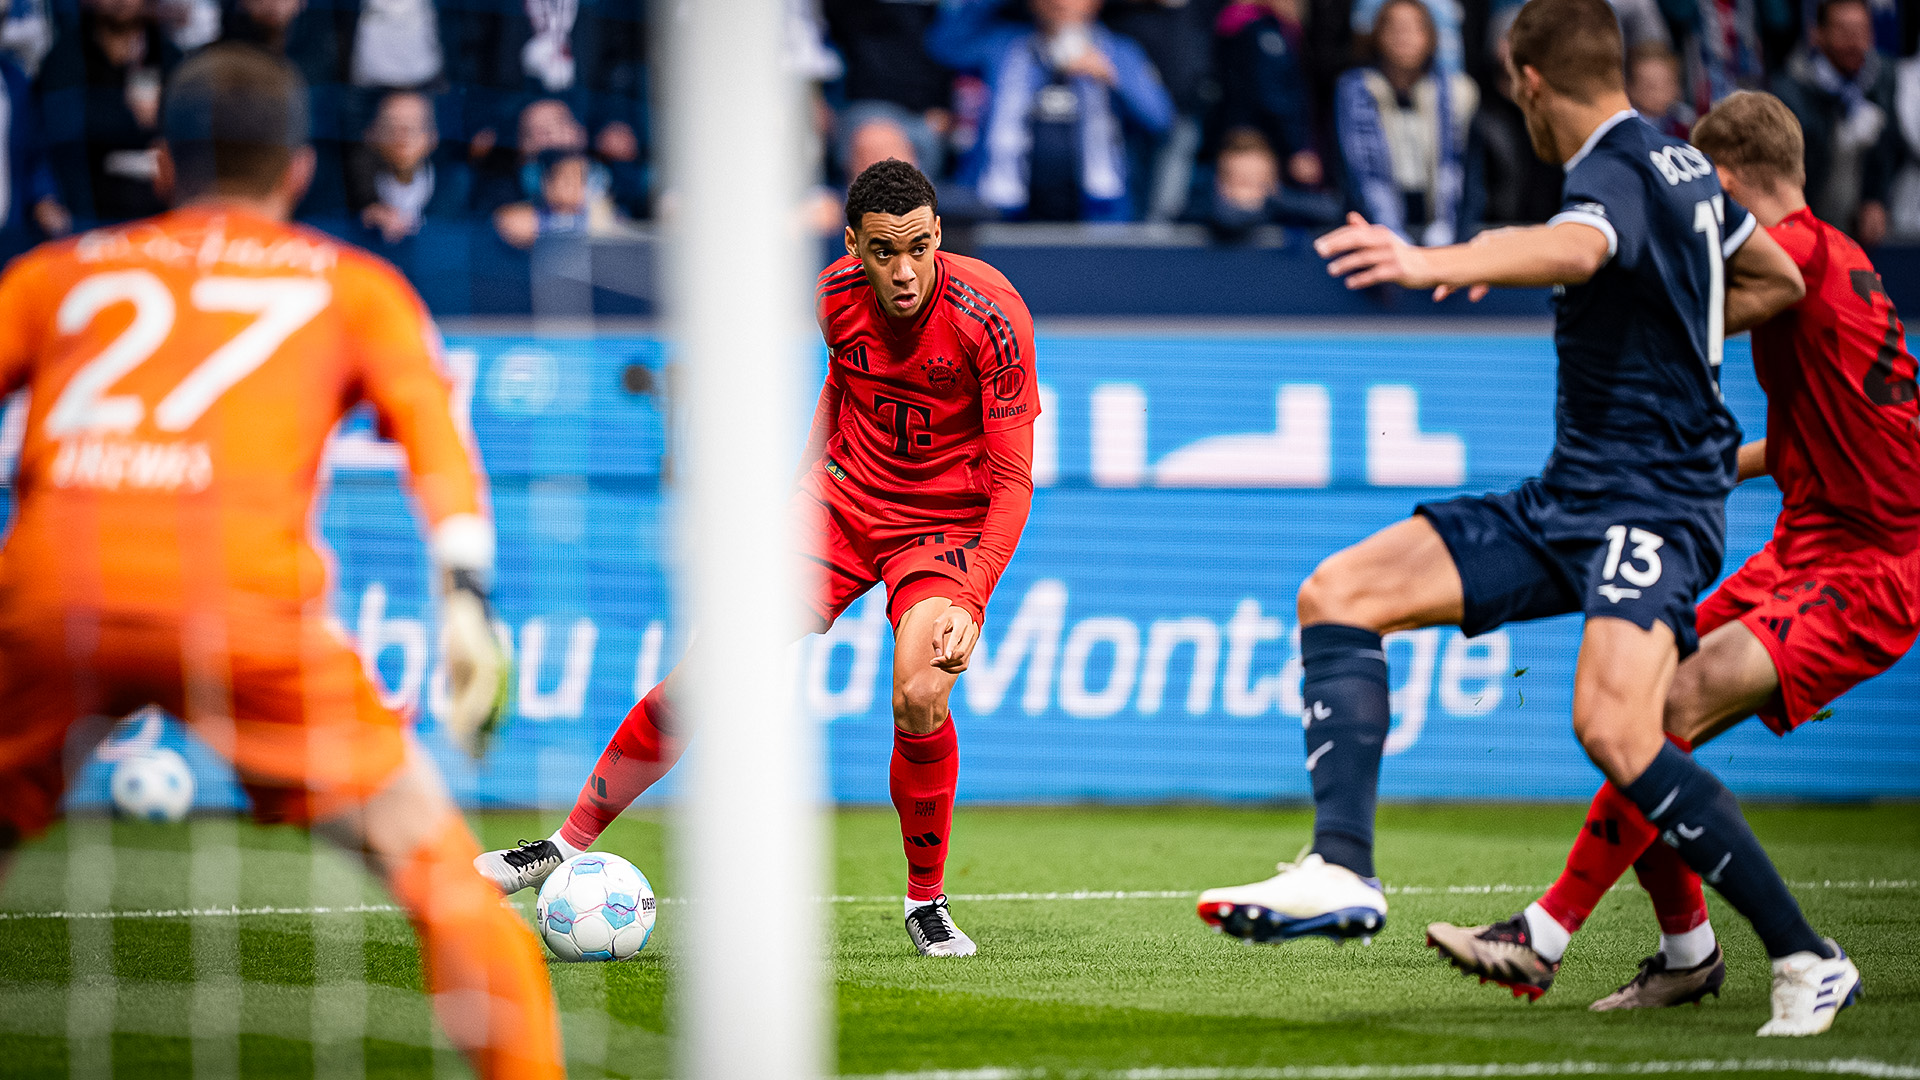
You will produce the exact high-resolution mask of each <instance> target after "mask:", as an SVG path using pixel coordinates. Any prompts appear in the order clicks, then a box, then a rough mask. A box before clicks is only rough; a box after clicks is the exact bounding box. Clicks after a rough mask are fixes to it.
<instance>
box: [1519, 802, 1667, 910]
mask: <svg viewBox="0 0 1920 1080" xmlns="http://www.w3.org/2000/svg"><path fill="white" fill-rule="evenodd" d="M1659 835H1660V834H1659V831H1658V830H1656V829H1655V828H1654V827H1653V826H1652V825H1650V824H1648V823H1647V819H1646V817H1645V816H1644V815H1642V814H1641V813H1640V808H1639V807H1637V806H1635V805H1633V800H1632V799H1629V798H1627V796H1626V794H1625V793H1624V792H1622V791H1621V790H1620V789H1619V788H1616V787H1614V786H1613V785H1612V784H1611V783H1608V784H1605V785H1603V786H1602V787H1601V788H1600V791H1599V792H1598V793H1597V794H1595V795H1594V797H1593V806H1592V808H1591V809H1589V810H1588V811H1587V823H1586V824H1585V825H1584V826H1582V827H1581V829H1580V838H1579V839H1578V840H1575V841H1574V842H1573V850H1572V851H1570V852H1568V853H1567V868H1566V869H1565V870H1562V871H1561V872H1560V880H1558V881H1556V882H1554V883H1553V887H1552V888H1551V889H1548V890H1547V894H1546V895H1545V896H1542V897H1541V898H1540V906H1541V907H1542V908H1544V909H1546V912H1547V914H1549V915H1551V916H1553V921H1554V922H1557V923H1559V924H1560V925H1561V926H1564V927H1566V928H1567V930H1568V931H1569V932H1572V931H1575V930H1578V929H1580V926H1581V924H1583V923H1585V922H1586V921H1587V916H1589V915H1592V914H1593V909H1594V908H1595V907H1597V906H1598V905H1599V903H1600V898H1601V897H1602V896H1605V895H1606V894H1607V890H1608V889H1611V888H1613V883H1614V882H1616V881H1618V880H1620V875H1622V874H1624V873H1626V872H1627V867H1629V866H1632V865H1633V863H1634V860H1636V859H1638V858H1640V856H1641V854H1642V853H1643V852H1645V851H1646V850H1647V847H1648V845H1650V844H1652V843H1653V842H1654V840H1655V838H1657V837H1658V836H1659Z"/></svg>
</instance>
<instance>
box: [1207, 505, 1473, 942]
mask: <svg viewBox="0 0 1920 1080" xmlns="http://www.w3.org/2000/svg"><path fill="white" fill-rule="evenodd" d="M1463 608H1464V600H1463V594H1462V585H1461V578H1460V572H1459V571H1458V569H1456V567H1455V564H1454V559H1453V555H1452V553H1451V551H1450V550H1449V548H1448V545H1447V543H1446V542H1445V541H1444V540H1442V539H1441V535H1440V533H1439V532H1438V531H1437V530H1436V529H1435V527H1434V525H1433V523H1431V522H1430V521H1428V520H1427V518H1425V517H1414V518H1409V519H1407V520H1406V521H1401V522H1398V523H1396V524H1393V525H1390V526H1388V527H1387V528H1385V529H1382V530H1381V531H1380V532H1377V533H1375V534H1374V535H1372V536H1370V537H1368V538H1367V539H1365V540H1363V541H1361V542H1360V543H1358V544H1356V545H1354V546H1353V547H1350V548H1347V549H1346V550H1344V551H1341V552H1339V553H1337V554H1335V555H1333V556H1332V557H1330V558H1328V559H1327V560H1326V561H1325V562H1323V563H1321V564H1320V566H1319V567H1318V568H1317V569H1315V570H1314V572H1313V574H1312V575H1311V576H1310V577H1308V578H1307V580H1306V582H1305V583H1303V584H1302V585H1301V586H1300V595H1299V614H1300V623H1301V630H1300V653H1301V661H1302V664H1303V667H1304V676H1305V677H1304V681H1303V685H1302V692H1303V699H1304V701H1305V702H1306V714H1305V716H1304V717H1303V718H1302V719H1303V722H1304V724H1305V727H1306V743H1307V746H1306V754H1307V758H1306V765H1307V771H1308V773H1309V775H1310V776H1311V778H1312V783H1313V802H1314V828H1313V850H1312V852H1311V853H1310V854H1309V855H1308V856H1307V857H1306V858H1305V859H1304V860H1302V861H1301V862H1300V864H1298V865H1297V866H1291V867H1289V866H1286V865H1284V864H1283V865H1282V867H1281V873H1280V874H1278V875H1277V876H1275V877H1273V878H1269V879H1268V880H1266V881H1263V882H1256V883H1253V884H1251V885H1244V886H1233V887H1228V888H1224V889H1209V890H1208V891H1206V892H1204V893H1202V894H1201V895H1200V898H1199V901H1198V904H1197V910H1198V913H1199V915H1200V918H1201V919H1202V920H1203V921H1205V922H1206V923H1207V924H1208V925H1209V926H1212V927H1213V928H1214V929H1216V930H1219V931H1222V932H1225V933H1229V934H1232V935H1234V936H1235V937H1240V938H1244V939H1247V940H1252V941H1271V940H1285V939H1289V938H1294V937H1299V936H1302V935H1306V934H1317V935H1322V936H1326V937H1332V938H1336V939H1342V938H1346V937H1369V938H1370V937H1371V936H1372V935H1373V934H1374V933H1376V932H1378V931H1379V929H1380V928H1381V927H1382V926H1384V925H1385V923H1386V911H1387V904H1386V896H1385V893H1384V891H1383V890H1382V888H1381V886H1380V882H1379V881H1378V880H1377V879H1376V878H1374V877H1373V819H1374V804H1375V800H1376V797H1377V793H1378V788H1379V781H1380V758H1381V755H1382V754H1383V753H1384V750H1385V746H1386V738H1387V729H1388V728H1389V727H1390V726H1391V723H1392V718H1391V715H1390V713H1389V709H1388V692H1387V659H1386V647H1385V645H1384V644H1383V642H1382V637H1381V636H1382V635H1383V634H1386V633H1388V632H1391V631H1394V630H1402V629H1408V628H1412V627H1418V626H1431V625H1435V624H1441V623H1458V622H1460V621H1461V619H1462V615H1463Z"/></svg>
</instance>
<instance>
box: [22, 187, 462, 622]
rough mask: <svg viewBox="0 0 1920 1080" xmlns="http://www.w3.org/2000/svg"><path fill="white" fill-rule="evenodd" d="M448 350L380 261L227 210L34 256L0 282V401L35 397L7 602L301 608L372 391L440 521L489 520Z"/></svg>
mask: <svg viewBox="0 0 1920 1080" xmlns="http://www.w3.org/2000/svg"><path fill="white" fill-rule="evenodd" d="M438 361H439V335H438V333H437V331H436V330H435V329H434V326H433V324H432V322H431V320H430V319H429V317H428V315H427V313H426V311H425V309H424V308H423V307H422V305H421V303H420V300H419V298H418V296H416V295H415V293H414V292H413V289H412V288H411V287H410V286H409V285H408V284H407V283H406V281H405V280H404V279H403V278H401V277H400V275H399V274H398V273H397V272H395V271H394V270H393V269H392V268H391V267H390V266H388V265H387V264H386V263H384V262H382V261H380V260H379V259H376V258H374V257H373V256H371V255H368V254H366V253H364V252H361V251H359V250H357V249H355V248H353V247H350V246H348V245H345V244H341V243H338V242H336V241H334V240H332V239H330V238H328V237H326V236H324V235H322V234H320V233H317V232H314V231H311V230H308V229H304V228H300V227H297V226H292V225H286V224H282V223H280V222H276V221H273V220H270V219H267V218H264V217H260V216H256V215H254V214H251V213H247V212H244V211H240V210H236V209H233V208H228V207H220V208H209V207H190V208H186V209H181V210H177V211H174V212H172V213H168V214H164V215H161V216H159V217H156V218H151V219H147V220H144V221H139V222H134V223H132V224H129V225H125V226H121V227H118V228H110V229H100V230H96V231H94V232H90V233H87V234H85V235H83V236H79V237H76V238H73V239H71V240H68V241H65V242H63V243H59V244H50V245H46V246H44V247H41V248H39V249H38V250H36V251H34V252H32V253H30V254H28V255H25V256H23V257H21V258H20V259H18V260H17V261H16V262H14V264H13V265H12V266H11V267H10V268H9V269H8V271H7V273H6V275H5V277H4V278H0V395H4V394H6V393H11V392H12V391H14V390H16V389H19V388H22V387H24V388H26V389H27V390H28V391H29V392H30V394H31V399H30V401H31V404H30V407H29V410H28V414H27V425H26V440H25V444H24V445H23V447H22V449H21V453H20V458H19V466H18V473H17V476H16V480H15V484H16V489H15V490H16V504H15V511H14V520H13V524H12V530H11V535H10V536H9V537H8V539H7V543H6V547H5V549H4V551H0V603H3V604H5V605H6V606H7V607H12V608H13V609H14V610H15V611H20V610H23V609H24V610H41V611H47V610H73V609H75V608H85V609H95V610H101V609H104V610H112V611H119V612H124V613H128V614H142V613H151V614H153V615H156V616H163V617H164V616H169V615H171V616H175V617H177V616H178V615H179V614H180V613H182V612H191V611H193V610H196V609H207V608H211V609H215V610H218V609H223V608H228V607H229V606H230V605H234V604H238V605H239V606H241V607H248V608H254V609H255V610H259V609H260V604H259V602H260V601H265V602H266V604H265V605H264V606H265V608H267V609H276V610H287V609H290V608H300V607H305V606H306V605H307V604H308V603H309V602H311V601H313V600H315V599H317V598H320V597H322V596H324V594H325V592H326V588H327V584H328V582H327V565H326V563H325V561H324V560H323V558H322V556H321V552H320V549H319V548H318V546H317V545H316V544H315V542H314V541H312V540H311V539H310V534H311V531H312V528H313V526H314V524H315V523H314V520H313V518H314V514H315V512H316V511H315V509H314V506H313V503H314V493H315V486H316V484H317V482H318V481H317V477H318V474H319V470H320V466H321V455H322V453H323V451H324V448H325V444H326V440H327V437H328V434H329V432H331V431H332V429H333V427H334V425H335V424H336V423H337V422H338V421H339V419H340V418H341V416H342V414H344V413H345V412H347V411H348V410H349V409H351V408H352V407H353V406H355V405H356V404H358V403H360V402H363V401H365V402H371V403H372V405H373V407H374V408H375V409H376V410H377V412H378V413H379V418H380V424H381V428H382V430H383V432H384V433H385V434H387V435H388V436H389V437H391V438H393V439H395V440H397V441H398V442H399V443H400V444H401V446H402V447H404V448H405V450H406V453H407V458H408V461H409V463H410V466H411V471H412V473H413V477H414V481H415V491H416V493H417V495H418V497H419V499H420V502H421V504H422V506H423V508H424V510H425V512H426V516H427V517H428V519H429V520H430V521H432V522H435V523H438V522H440V521H442V520H444V519H445V518H447V517H448V516H450V515H453V514H461V513H479V512H480V511H481V500H482V499H483V497H484V489H483V486H482V483H481V481H480V478H479V476H478V474H477V471H476V467H477V459H476V458H475V457H474V456H473V455H472V454H471V453H470V452H469V450H468V447H467V443H466V440H465V439H464V438H463V437H462V433H461V432H460V431H458V430H457V429H456V427H455V424H454V421H453V420H452V417H451V414H450V411H449V408H448V399H449V384H448V382H447V380H446V379H445V378H444V376H443V375H442V373H441V371H440V367H439V363H438ZM233 644H234V645H236V646H239V647H244V642H234V643H233Z"/></svg>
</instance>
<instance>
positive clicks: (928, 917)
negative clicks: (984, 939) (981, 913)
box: [907, 893, 980, 956]
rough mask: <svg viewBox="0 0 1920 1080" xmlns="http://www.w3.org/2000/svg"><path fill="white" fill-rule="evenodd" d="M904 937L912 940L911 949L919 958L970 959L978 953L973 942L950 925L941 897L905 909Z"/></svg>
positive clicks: (943, 900)
mask: <svg viewBox="0 0 1920 1080" xmlns="http://www.w3.org/2000/svg"><path fill="white" fill-rule="evenodd" d="M907 936H908V937H910V938H912V939H913V947H914V948H916V949H919V950H920V955H921V956H972V955H973V954H974V953H976V952H978V951H980V950H979V947H978V946H976V945H974V943H973V939H972V938H970V937H968V936H967V935H966V934H964V933H961V931H960V928H959V927H958V926H955V925H954V924H953V913H952V912H951V911H948V910H947V897H946V894H944V893H942V894H941V895H939V896H937V897H934V899H933V901H932V902H931V903H926V904H916V905H914V906H913V907H911V908H908V909H907Z"/></svg>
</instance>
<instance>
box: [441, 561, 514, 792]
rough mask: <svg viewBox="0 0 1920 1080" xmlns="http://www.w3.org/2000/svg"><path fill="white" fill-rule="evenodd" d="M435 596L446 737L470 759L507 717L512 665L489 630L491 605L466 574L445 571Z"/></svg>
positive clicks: (484, 748)
mask: <svg viewBox="0 0 1920 1080" xmlns="http://www.w3.org/2000/svg"><path fill="white" fill-rule="evenodd" d="M442 585H443V590H442V593H441V596H440V633H441V637H442V639H443V640H444V642H445V649H446V658H447V698H448V702H449V704H448V707H447V715H446V717H445V718H444V720H445V723H446V725H447V734H448V735H449V736H451V737H452V739H453V741H454V743H455V744H456V745H458V746H459V747H460V748H461V749H462V750H465V751H466V752H467V753H468V754H470V755H472V756H473V757H474V758H475V759H476V760H477V759H479V758H480V757H482V756H483V755H485V754H486V752H487V741H488V740H489V739H491V738H492V736H493V732H494V729H496V728H498V727H499V726H500V721H501V719H502V718H504V717H505V716H506V712H507V693H508V689H509V685H510V683H511V682H512V677H513V661H512V659H511V658H510V657H509V656H508V655H507V650H506V648H505V647H504V646H503V645H502V643H501V641H500V638H499V636H498V635H496V634H495V633H494V629H493V604H492V603H491V602H489V600H488V598H487V591H486V589H485V587H484V586H482V585H481V584H480V576H479V575H478V574H477V573H475V572H474V571H472V570H448V571H446V573H445V579H444V581H443V583H442Z"/></svg>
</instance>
